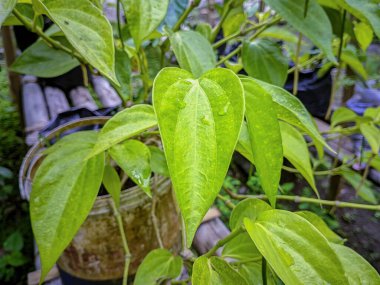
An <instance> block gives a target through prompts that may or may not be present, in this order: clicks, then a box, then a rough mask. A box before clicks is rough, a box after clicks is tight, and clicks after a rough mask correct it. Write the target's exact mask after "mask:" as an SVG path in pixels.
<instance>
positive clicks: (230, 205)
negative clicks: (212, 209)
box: [217, 194, 235, 210]
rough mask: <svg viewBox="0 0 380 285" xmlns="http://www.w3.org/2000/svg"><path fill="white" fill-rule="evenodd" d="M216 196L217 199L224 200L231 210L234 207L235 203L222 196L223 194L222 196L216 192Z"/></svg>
mask: <svg viewBox="0 0 380 285" xmlns="http://www.w3.org/2000/svg"><path fill="white" fill-rule="evenodd" d="M217 197H218V199H220V200H222V201H223V202H224V204H226V206H227V207H228V208H230V209H231V210H232V209H234V208H235V205H234V204H233V203H232V202H231V201H230V200H229V199H227V198H226V197H224V196H222V195H220V194H218V196H217Z"/></svg>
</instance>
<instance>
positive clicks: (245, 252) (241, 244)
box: [222, 232, 262, 262]
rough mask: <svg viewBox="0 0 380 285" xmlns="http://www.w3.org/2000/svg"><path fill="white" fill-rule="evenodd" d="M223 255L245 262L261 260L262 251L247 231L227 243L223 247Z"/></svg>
mask: <svg viewBox="0 0 380 285" xmlns="http://www.w3.org/2000/svg"><path fill="white" fill-rule="evenodd" d="M222 257H223V258H226V257H227V258H233V259H238V260H239V261H243V262H244V261H261V258H262V256H261V253H260V252H259V251H258V249H257V247H256V245H255V244H254V243H253V241H252V239H251V238H250V237H249V235H248V233H246V232H244V233H241V234H240V235H238V236H236V237H234V238H233V239H232V240H230V241H229V242H227V243H226V245H225V246H224V247H223V251H222Z"/></svg>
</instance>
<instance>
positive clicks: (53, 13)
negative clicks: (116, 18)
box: [43, 0, 118, 85]
mask: <svg viewBox="0 0 380 285" xmlns="http://www.w3.org/2000/svg"><path fill="white" fill-rule="evenodd" d="M43 4H44V5H45V7H46V11H45V13H47V15H48V16H49V18H51V19H52V20H53V22H55V23H56V24H57V25H58V26H59V27H60V28H61V30H62V31H63V33H64V34H65V36H66V37H67V39H68V41H69V42H70V43H71V45H72V46H73V47H74V48H75V49H76V50H77V51H78V52H79V53H80V54H81V55H82V56H83V58H85V59H86V61H88V63H89V64H90V65H92V66H93V67H94V68H96V69H98V70H99V72H100V73H102V74H103V75H104V76H106V77H107V78H108V79H110V80H111V81H112V82H114V83H115V84H116V85H118V84H117V79H116V75H115V70H114V61H115V55H114V44H113V36H112V27H111V24H110V23H109V22H108V20H107V18H106V17H105V16H104V15H103V14H102V11H101V10H99V9H98V8H97V7H95V6H94V5H93V4H92V3H91V2H90V1H88V0H45V1H43Z"/></svg>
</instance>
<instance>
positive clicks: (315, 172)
mask: <svg viewBox="0 0 380 285" xmlns="http://www.w3.org/2000/svg"><path fill="white" fill-rule="evenodd" d="M354 163H355V160H352V161H351V162H350V163H346V164H344V165H343V164H342V165H340V166H336V167H334V168H332V169H328V170H323V171H314V172H313V174H314V175H321V176H322V175H330V174H334V173H336V172H339V170H341V169H342V168H343V167H345V166H351V165H352V164H354ZM282 169H283V170H285V171H287V172H291V173H300V172H299V171H298V170H297V169H296V168H292V167H289V166H285V165H283V166H282Z"/></svg>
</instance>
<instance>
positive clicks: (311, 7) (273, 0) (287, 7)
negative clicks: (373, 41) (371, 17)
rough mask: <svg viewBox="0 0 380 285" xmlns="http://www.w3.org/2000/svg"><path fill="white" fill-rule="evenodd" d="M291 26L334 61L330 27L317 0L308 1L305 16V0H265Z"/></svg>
mask: <svg viewBox="0 0 380 285" xmlns="http://www.w3.org/2000/svg"><path fill="white" fill-rule="evenodd" d="M265 2H266V3H267V4H268V5H269V6H271V8H273V9H274V10H276V11H277V12H278V13H279V14H280V15H281V16H282V17H283V18H284V19H285V20H286V21H287V22H288V23H289V24H290V25H291V26H293V27H294V28H295V29H296V30H298V31H299V32H301V33H302V34H304V35H305V36H307V37H308V38H309V39H310V40H311V41H312V42H313V43H314V44H315V45H316V46H317V47H319V48H320V49H321V50H322V51H323V52H324V53H325V54H326V56H327V57H328V59H329V60H330V61H333V62H336V59H335V58H334V55H333V51H332V46H331V42H332V28H331V24H330V21H329V18H328V17H327V15H326V13H325V12H324V10H323V9H322V7H321V6H319V4H318V1H316V0H310V1H308V9H307V14H306V17H305V15H304V8H305V0H292V1H282V0H265Z"/></svg>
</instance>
